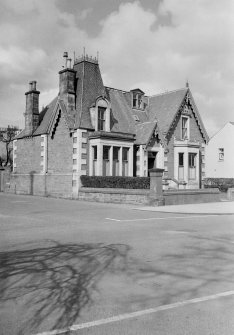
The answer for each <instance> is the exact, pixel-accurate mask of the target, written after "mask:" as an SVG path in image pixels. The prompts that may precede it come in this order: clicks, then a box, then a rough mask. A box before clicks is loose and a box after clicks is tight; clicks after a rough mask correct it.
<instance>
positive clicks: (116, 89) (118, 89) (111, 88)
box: [104, 86, 130, 93]
mask: <svg viewBox="0 0 234 335" xmlns="http://www.w3.org/2000/svg"><path fill="white" fill-rule="evenodd" d="M104 87H105V88H107V89H110V90H115V91H120V92H123V93H130V91H125V90H121V89H120V88H114V87H110V86H104Z"/></svg>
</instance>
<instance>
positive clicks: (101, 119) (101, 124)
mask: <svg viewBox="0 0 234 335" xmlns="http://www.w3.org/2000/svg"><path fill="white" fill-rule="evenodd" d="M105 116H106V108H104V107H98V130H105Z"/></svg>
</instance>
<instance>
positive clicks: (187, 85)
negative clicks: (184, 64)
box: [185, 79, 189, 88]
mask: <svg viewBox="0 0 234 335" xmlns="http://www.w3.org/2000/svg"><path fill="white" fill-rule="evenodd" d="M185 86H186V87H187V88H189V82H188V79H187V80H186V85H185Z"/></svg>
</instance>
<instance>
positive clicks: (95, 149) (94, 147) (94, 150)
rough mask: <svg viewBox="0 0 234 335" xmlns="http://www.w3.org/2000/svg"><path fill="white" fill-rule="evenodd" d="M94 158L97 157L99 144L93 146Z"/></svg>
mask: <svg viewBox="0 0 234 335" xmlns="http://www.w3.org/2000/svg"><path fill="white" fill-rule="evenodd" d="M93 159H97V146H93Z"/></svg>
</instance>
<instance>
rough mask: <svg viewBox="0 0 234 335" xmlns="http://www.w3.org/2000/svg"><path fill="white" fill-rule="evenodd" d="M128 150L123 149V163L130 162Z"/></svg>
mask: <svg viewBox="0 0 234 335" xmlns="http://www.w3.org/2000/svg"><path fill="white" fill-rule="evenodd" d="M128 151H129V149H128V148H123V161H128Z"/></svg>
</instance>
